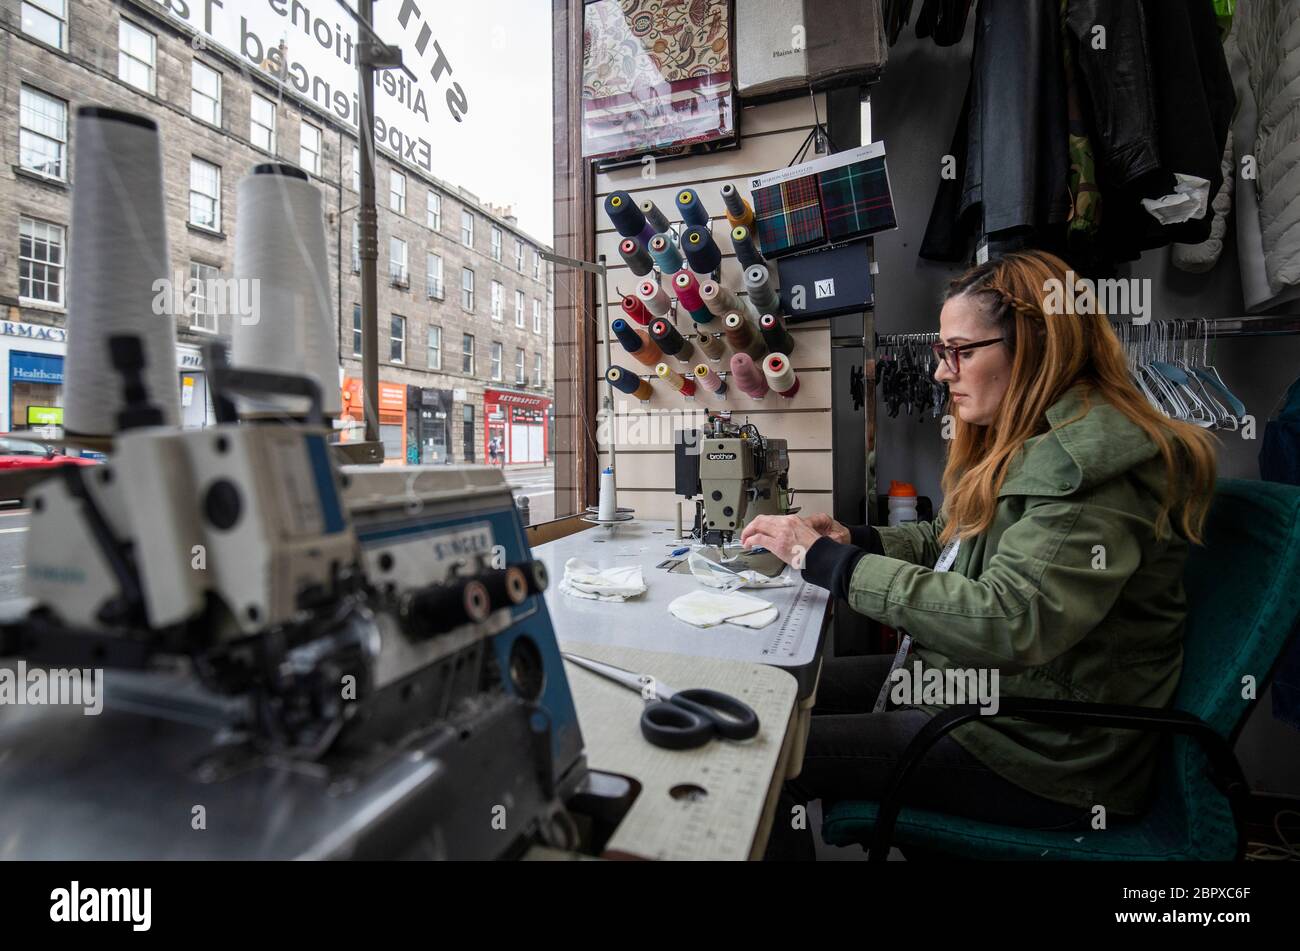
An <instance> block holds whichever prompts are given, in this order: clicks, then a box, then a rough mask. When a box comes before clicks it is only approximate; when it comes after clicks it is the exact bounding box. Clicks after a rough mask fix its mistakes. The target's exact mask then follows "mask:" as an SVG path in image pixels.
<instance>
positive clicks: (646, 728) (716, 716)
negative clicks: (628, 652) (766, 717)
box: [564, 653, 758, 750]
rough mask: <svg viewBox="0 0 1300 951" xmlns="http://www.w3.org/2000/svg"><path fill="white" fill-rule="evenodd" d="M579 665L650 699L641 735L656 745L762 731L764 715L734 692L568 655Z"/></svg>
mask: <svg viewBox="0 0 1300 951" xmlns="http://www.w3.org/2000/svg"><path fill="white" fill-rule="evenodd" d="M564 657H565V659H566V660H571V661H573V663H575V664H577V665H578V666H579V667H586V668H587V669H588V670H590V671H593V672H594V673H597V674H600V675H601V676H602V677H608V678H609V679H610V680H613V681H614V682H615V683H620V684H622V685H623V686H624V687H627V688H628V689H629V690H635V691H636V692H637V693H639V694H641V696H642V697H644V698H645V699H646V701H647V702H646V708H645V710H643V711H642V713H641V735H642V736H644V737H645V738H646V739H647V740H649V741H650V742H651V743H653V744H654V745H655V746H662V747H663V748H664V749H669V750H689V749H693V748H695V747H697V746H703V745H704V744H705V743H707V742H709V740H711V739H713V737H714V736H722V737H726V738H727V739H729V740H747V739H749V738H750V737H752V736H754V735H756V734H757V733H758V714H757V713H755V712H754V711H753V710H752V709H750V707H749V706H747V705H746V704H744V703H742V702H741V701H739V700H737V699H736V698H735V697H733V696H731V695H730V694H726V693H720V692H718V691H717V690H709V689H707V688H704V687H695V688H692V689H690V690H672V689H670V688H669V687H667V686H666V685H664V684H662V683H660V682H659V681H657V680H655V678H653V677H651V676H650V675H649V674H637V673H633V672H632V671H630V670H624V669H623V668H622V667H615V666H614V665H613V664H604V663H601V662H600V661H598V660H590V659H589V658H586V657H579V656H577V655H576V654H568V653H566V654H565V655H564Z"/></svg>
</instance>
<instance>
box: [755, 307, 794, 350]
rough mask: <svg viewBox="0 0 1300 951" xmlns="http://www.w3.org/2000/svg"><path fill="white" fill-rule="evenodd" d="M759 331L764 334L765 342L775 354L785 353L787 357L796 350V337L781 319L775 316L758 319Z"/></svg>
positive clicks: (767, 315) (768, 315) (769, 315)
mask: <svg viewBox="0 0 1300 951" xmlns="http://www.w3.org/2000/svg"><path fill="white" fill-rule="evenodd" d="M758 329H759V331H760V332H761V333H762V334H763V342H764V343H766V344H767V349H768V350H770V351H772V352H773V353H784V354H785V355H786V356H787V357H788V356H789V355H790V354H791V352H792V351H793V350H794V337H793V336H792V335H791V334H790V331H788V330H786V329H785V324H783V323H781V318H780V317H777V316H776V315H775V314H764V315H763V316H762V317H760V318H759V319H758Z"/></svg>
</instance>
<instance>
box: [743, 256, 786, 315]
mask: <svg viewBox="0 0 1300 951" xmlns="http://www.w3.org/2000/svg"><path fill="white" fill-rule="evenodd" d="M745 290H746V291H748V292H749V299H750V300H751V301H753V302H754V306H755V307H757V308H758V312H759V313H760V314H779V313H780V312H781V298H780V297H778V296H777V293H776V284H775V282H774V281H773V280H772V272H771V270H770V269H769V268H766V267H764V266H763V265H761V264H755V265H753V266H751V267H747V268H745Z"/></svg>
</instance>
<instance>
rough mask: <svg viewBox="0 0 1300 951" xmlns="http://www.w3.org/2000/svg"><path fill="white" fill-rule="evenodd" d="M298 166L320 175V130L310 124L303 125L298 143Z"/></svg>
mask: <svg viewBox="0 0 1300 951" xmlns="http://www.w3.org/2000/svg"><path fill="white" fill-rule="evenodd" d="M298 164H299V165H301V166H302V167H303V169H305V170H306V171H308V172H311V173H312V174H313V175H319V174H320V129H318V128H316V127H315V126H314V125H312V124H311V123H310V122H304V123H303V124H302V136H301V137H300V139H299V141H298Z"/></svg>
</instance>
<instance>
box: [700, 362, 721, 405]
mask: <svg viewBox="0 0 1300 951" xmlns="http://www.w3.org/2000/svg"><path fill="white" fill-rule="evenodd" d="M695 381H696V382H697V383H699V384H700V386H702V387H704V388H705V389H706V390H708V391H709V392H710V393H712V394H713V395H714V396H716V397H718V398H722V397H723V396H725V395H726V393H727V383H726V381H725V380H723V379H722V377H720V376H718V372H717V371H716V370H714V369H712V368H711V367H710V366H709V365H708V364H707V363H700V364H697V365H696V367H695Z"/></svg>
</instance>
